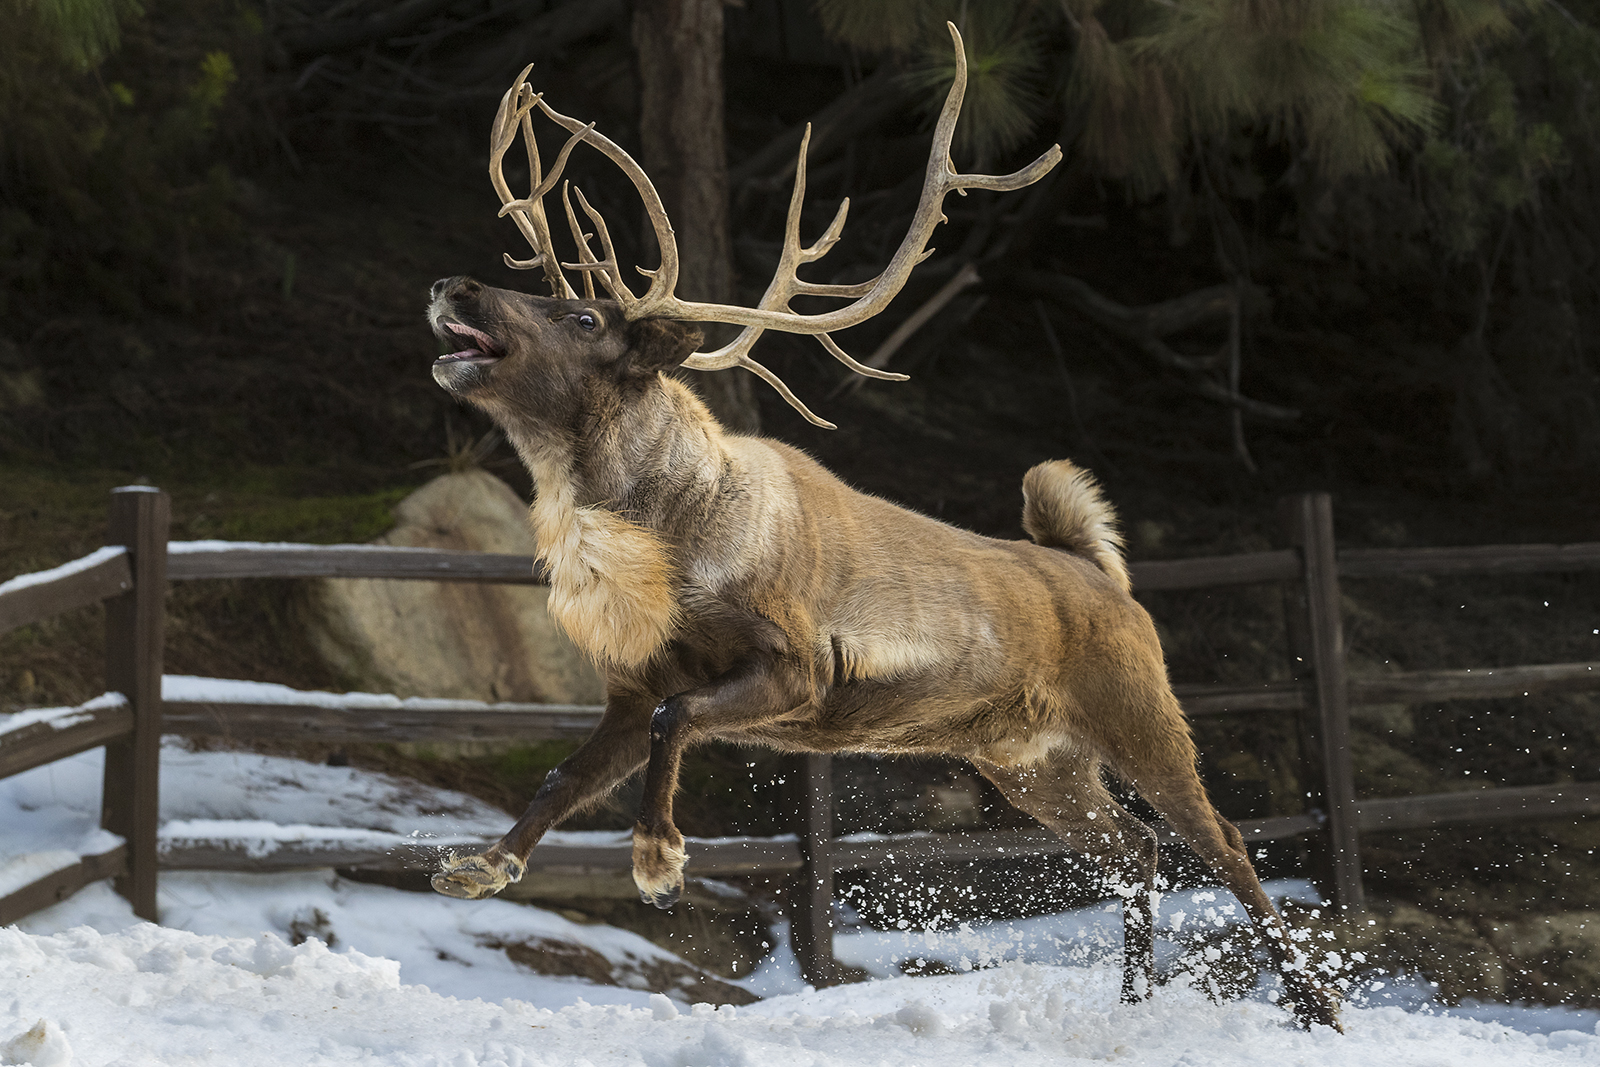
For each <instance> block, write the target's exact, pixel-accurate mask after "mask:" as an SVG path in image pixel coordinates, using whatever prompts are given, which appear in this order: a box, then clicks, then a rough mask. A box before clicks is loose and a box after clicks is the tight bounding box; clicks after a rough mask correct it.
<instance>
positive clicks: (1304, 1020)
mask: <svg viewBox="0 0 1600 1067" xmlns="http://www.w3.org/2000/svg"><path fill="white" fill-rule="evenodd" d="M1285 985H1286V986H1287V989H1286V992H1287V993H1288V999H1289V1000H1290V1001H1291V1002H1292V1006H1293V1008H1294V1021H1295V1022H1297V1023H1299V1024H1300V1029H1302V1030H1309V1029H1311V1028H1312V1027H1313V1026H1328V1027H1332V1028H1333V1029H1334V1030H1336V1031H1338V1032H1339V1033H1341V1034H1342V1033H1344V1027H1343V1026H1342V1025H1340V1023H1339V997H1338V994H1336V993H1334V992H1332V991H1331V990H1327V989H1323V988H1322V987H1321V986H1318V985H1312V984H1310V983H1301V982H1293V983H1287V982H1286V983H1285Z"/></svg>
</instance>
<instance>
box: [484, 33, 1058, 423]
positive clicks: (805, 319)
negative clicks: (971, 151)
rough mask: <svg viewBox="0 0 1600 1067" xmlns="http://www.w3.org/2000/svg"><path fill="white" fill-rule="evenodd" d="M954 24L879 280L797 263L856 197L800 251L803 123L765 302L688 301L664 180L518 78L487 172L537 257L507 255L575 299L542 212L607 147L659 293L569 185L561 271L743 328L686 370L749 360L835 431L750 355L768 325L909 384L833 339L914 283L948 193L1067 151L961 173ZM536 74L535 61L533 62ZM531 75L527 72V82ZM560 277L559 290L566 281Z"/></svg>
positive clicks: (636, 311) (961, 83)
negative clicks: (523, 167)
mask: <svg viewBox="0 0 1600 1067" xmlns="http://www.w3.org/2000/svg"><path fill="white" fill-rule="evenodd" d="M946 25H947V26H948V27H949V29H950V37H951V40H952V42H953V43H954V45H955V52H956V76H955V81H954V83H953V84H952V85H951V86H950V93H949V95H948V96H947V97H945V102H944V108H943V109H942V110H941V111H940V112H939V121H938V122H937V123H936V124H935V126H934V131H933V145H932V148H931V150H930V152H929V155H928V166H927V172H926V176H925V178H924V180H923V185H922V197H921V199H920V200H919V201H918V203H917V209H916V212H915V213H914V214H913V216H912V219H911V226H910V228H909V229H908V231H907V232H906V236H905V238H904V239H903V240H902V241H901V242H900V247H899V248H898V249H897V250H896V251H895V254H894V255H893V256H892V257H891V258H890V260H889V265H888V266H887V267H886V268H884V271H883V273H882V274H879V275H878V276H877V277H876V278H874V279H872V280H871V281H867V282H861V283H858V284H855V285H831V284H822V283H818V282H808V281H805V280H803V279H802V278H800V277H799V275H798V274H797V273H796V271H797V270H798V268H799V267H800V266H801V265H802V264H805V263H812V262H815V261H816V260H818V259H821V258H822V257H823V256H824V255H826V254H827V253H828V251H829V250H830V249H831V248H832V247H833V246H834V245H835V244H836V243H837V242H838V240H839V235H840V234H841V233H842V232H843V230H844V223H845V217H846V216H847V215H848V213H849V210H850V201H849V200H848V199H847V200H845V201H844V202H843V203H841V204H840V205H839V211H838V214H836V215H835V216H834V219H833V222H832V223H831V224H829V226H828V228H827V230H825V231H824V232H823V234H822V236H821V237H819V238H818V239H817V241H816V243H814V244H812V245H811V246H810V247H809V248H802V247H801V246H800V209H801V206H802V204H803V203H804V200H805V182H806V149H807V148H808V147H809V144H810V140H811V128H810V127H809V126H807V127H806V132H805V136H804V137H803V138H802V140H801V143H800V155H799V159H798V160H797V161H796V163H795V182H794V192H793V193H792V194H791V196H790V198H789V214H788V219H787V223H786V226H785V229H784V239H783V254H782V256H781V257H780V258H779V261H778V269H777V272H776V274H775V275H774V276H773V279H772V282H771V284H770V285H768V286H767V291H766V292H765V293H764V294H763V295H762V297H761V300H760V302H759V303H758V304H757V306H756V307H753V308H746V307H739V306H737V305H732V304H709V303H701V302H698V301H692V300H680V299H678V297H677V296H676V295H674V293H673V289H674V288H675V287H676V285H677V281H678V246H677V242H676V241H675V240H674V237H673V231H672V223H671V221H670V220H669V219H668V218H667V212H666V209H665V208H664V207H663V206H662V203H661V197H660V195H659V194H658V193H657V192H656V188H655V186H654V185H653V184H652V183H651V181H650V178H649V177H648V176H647V175H646V174H645V172H644V170H643V168H641V167H640V166H639V164H638V163H637V162H635V161H634V159H633V157H632V156H630V155H628V153H627V152H624V151H623V150H622V149H621V148H620V147H619V146H618V145H617V144H616V143H615V142H613V141H611V140H610V139H609V138H607V137H605V136H604V135H602V134H600V133H597V132H595V129H594V124H593V123H590V124H588V125H584V124H583V123H580V122H579V121H578V120H577V119H573V118H569V117H568V116H565V115H562V114H559V113H558V112H556V111H554V110H553V109H552V108H551V107H550V106H549V105H548V104H546V103H545V102H544V98H543V96H542V95H541V94H536V93H534V92H533V89H532V88H531V87H530V86H528V85H526V84H522V83H521V80H520V79H519V82H518V84H517V85H516V86H515V87H514V88H513V89H512V90H511V91H509V92H507V93H506V96H505V99H503V100H502V101H501V104H500V113H499V114H498V115H497V116H496V117H495V126H494V139H493V141H492V149H493V151H492V152H491V158H490V177H491V178H492V179H493V180H494V182H495V189H496V191H497V192H499V193H500V199H501V201H502V203H504V205H505V206H504V207H503V208H502V209H501V214H503V215H504V214H511V215H512V216H513V218H515V219H516V221H517V225H518V227H519V228H520V229H521V230H522V232H523V234H524V236H526V237H527V238H528V242H529V244H531V245H533V247H534V250H535V251H536V252H537V253H538V254H537V255H535V256H534V257H533V258H532V259H530V260H526V261H523V262H518V261H516V260H513V259H511V257H510V256H507V257H506V262H507V263H508V264H510V265H512V266H516V267H534V266H539V265H543V266H544V267H545V273H546V277H549V278H551V285H552V287H553V288H554V289H555V291H556V295H557V296H567V297H570V296H573V295H574V294H573V293H572V291H571V289H570V288H569V287H567V283H566V279H565V277H564V276H563V275H561V273H560V270H559V268H558V267H557V266H556V265H555V260H554V257H553V254H552V252H551V245H550V232H549V225H548V223H547V221H546V219H545V215H544V209H543V207H542V206H541V201H540V198H542V197H543V196H544V194H545V193H547V192H549V190H550V189H552V188H554V186H555V182H556V181H557V179H558V178H559V177H560V174H561V171H562V170H563V168H564V167H565V166H566V161H567V156H568V155H569V154H570V152H571V150H572V148H573V147H574V146H575V145H576V144H577V143H578V142H579V141H585V142H587V143H589V144H590V145H593V146H594V147H595V148H597V149H599V150H600V151H601V152H602V153H603V154H604V155H605V156H606V157H607V158H609V159H610V160H611V161H612V162H613V163H615V164H616V165H617V166H618V167H619V168H620V169H621V170H622V172H623V173H624V174H626V175H627V176H628V179H629V180H630V181H631V182H633V186H634V188H635V189H636V190H638V193H639V196H640V198H641V199H642V200H643V201H644V207H645V213H646V215H647V216H648V217H649V219H650V225H651V227H652V228H653V229H654V230H655V235H656V244H657V246H658V247H659V248H660V249H661V266H660V267H658V268H657V269H656V270H653V271H649V270H644V269H643V268H638V269H639V272H640V273H641V274H643V275H645V276H646V277H648V278H649V279H650V288H649V289H648V290H647V291H646V292H645V294H644V295H643V296H638V295H636V294H635V293H634V292H633V291H632V290H631V289H630V288H628V286H627V284H626V282H624V280H623V277H622V268H621V267H620V266H619V265H618V262H617V258H616V251H615V249H614V248H613V246H612V243H611V236H610V233H609V232H608V230H607V229H606V224H605V220H604V219H603V218H601V217H600V214H599V212H597V211H595V210H594V208H592V207H591V206H590V205H589V202H588V201H587V200H586V199H584V196H583V193H582V192H581V191H579V190H576V189H575V190H573V191H574V192H576V193H577V197H578V204H579V206H581V207H582V208H583V211H584V214H586V215H587V216H588V217H589V220H590V221H591V222H592V223H593V224H594V227H595V231H596V233H597V234H598V236H599V238H600V247H601V251H602V253H603V255H604V258H596V256H595V255H594V253H593V251H592V250H591V249H590V247H589V238H590V235H588V234H585V233H583V232H582V229H581V227H580V226H579V225H578V219H577V216H576V215H575V214H574V212H573V211H572V206H571V203H570V202H569V201H567V199H566V189H565V187H563V190H562V200H563V203H564V205H565V207H566V213H567V223H568V225H569V227H570V228H571V229H572V233H573V239H574V241H575V242H576V243H577V246H578V258H579V261H578V262H577V263H563V264H560V266H562V267H566V268H567V269H569V270H577V271H582V272H583V274H584V277H585V279H586V284H585V288H586V290H587V291H589V292H590V293H592V291H593V288H592V283H589V282H587V279H588V278H591V277H594V276H598V277H599V279H600V284H601V285H603V286H604V287H605V289H606V291H607V292H608V293H609V294H610V295H611V296H612V298H613V299H615V300H616V301H617V302H618V303H619V304H621V305H622V311H623V314H624V316H626V317H627V318H628V319H630V320H632V319H643V318H665V319H681V320H686V321H690V322H726V323H732V324H734V325H738V326H743V327H745V328H744V329H743V330H741V331H740V332H739V335H738V336H737V337H736V338H734V340H733V341H731V342H730V343H729V344H727V345H724V346H723V347H722V348H719V349H716V350H715V351H711V352H696V353H695V354H693V355H691V356H690V357H689V358H688V359H687V360H685V361H684V364H683V365H684V366H686V367H692V368H694V369H696V370H722V369H725V368H727V367H744V368H745V369H746V370H749V371H751V372H753V373H755V374H756V375H758V376H760V377H761V379H762V380H763V381H765V382H767V383H768V384H769V385H771V386H772V387H773V388H775V389H777V390H778V392H779V393H780V394H781V395H782V396H783V398H784V400H786V401H787V402H788V403H789V404H790V406H792V407H793V408H794V409H795V410H797V411H799V412H800V414H802V415H804V416H805V417H806V418H807V419H809V420H810V421H811V422H813V423H815V424H816V425H818V426H822V427H825V428H827V429H833V428H834V427H833V424H832V423H830V422H828V421H827V420H825V419H822V418H819V417H818V416H817V415H815V414H813V413H812V412H811V410H810V409H809V408H807V407H806V406H805V404H803V403H801V402H800V400H799V399H798V398H797V397H796V396H795V395H794V393H792V392H791V391H790V390H789V388H788V386H786V385H784V383H783V381H782V380H781V379H780V378H779V377H778V376H777V375H776V374H773V373H772V372H771V371H770V370H768V369H767V368H766V367H763V366H762V365H761V364H759V363H757V362H755V360H753V359H751V358H750V355H749V353H750V349H751V348H752V347H753V346H754V345H755V343H756V341H757V340H758V339H759V338H760V336H761V334H762V333H763V332H764V331H766V330H778V331H781V332H783V333H797V334H810V335H812V336H814V337H816V338H817V340H818V341H819V342H820V343H821V344H822V346H823V348H825V349H827V350H828V353H829V354H830V355H832V356H833V357H834V358H835V359H837V360H839V361H840V362H841V363H843V364H844V365H845V366H847V367H849V368H850V369H851V370H853V371H855V372H856V373H857V374H864V375H867V376H869V377H873V378H882V379H887V380H891V381H904V380H905V378H906V375H904V374H895V373H892V372H889V371H881V370H877V369H875V368H872V367H868V366H866V365H865V364H862V363H858V362H856V361H855V360H854V359H851V358H850V356H849V355H847V354H846V353H845V351H844V350H843V349H841V348H840V347H839V346H838V344H836V343H835V342H834V340H833V338H832V337H831V336H829V335H830V334H832V333H833V332H834V331H836V330H842V329H845V328H847V327H850V326H856V325H859V324H860V323H863V322H865V321H866V320H867V319H870V318H872V317H873V316H874V315H876V314H878V313H879V312H881V311H882V310H883V309H884V308H885V307H887V306H888V304H889V301H890V300H892V299H894V297H895V295H896V294H898V293H899V292H900V290H901V289H902V288H904V287H905V284H906V280H907V279H908V278H910V276H911V271H912V269H913V268H915V267H916V265H917V264H918V263H921V262H922V261H923V260H925V259H927V258H928V257H929V256H931V255H932V254H933V250H932V249H930V248H927V247H926V246H927V243H928V240H929V238H931V237H932V236H933V231H934V228H935V227H936V226H938V225H939V224H940V223H941V222H945V221H947V220H946V218H945V216H944V212H943V209H942V205H943V203H944V198H945V196H947V195H948V194H949V193H951V192H956V193H960V194H961V195H963V196H965V195H966V191H967V190H968V189H993V190H996V191H999V192H1009V191H1011V190H1015V189H1021V188H1023V187H1025V186H1028V185H1032V184H1033V183H1034V182H1036V181H1038V180H1039V179H1040V178H1042V177H1044V175H1045V174H1047V173H1049V171H1050V169H1051V168H1052V167H1054V166H1055V165H1056V164H1057V163H1058V162H1060V161H1061V146H1060V145H1052V146H1050V148H1049V150H1048V151H1046V152H1045V153H1044V154H1043V155H1041V156H1040V157H1039V158H1038V159H1036V160H1034V161H1033V162H1032V163H1030V164H1029V165H1028V166H1026V167H1024V168H1022V169H1021V170H1019V171H1016V172H1014V173H1012V174H1004V175H989V174H961V173H959V172H958V171H957V170H956V169H955V166H954V164H953V163H952V162H951V160H950V142H951V140H952V139H953V138H954V136H955V128H956V120H957V118H958V117H959V116H960V114H961V101H962V98H963V96H964V95H965V93H966V88H967V55H966V49H965V47H964V46H963V44H962V41H961V33H960V31H958V30H957V29H956V27H955V24H954V23H946ZM529 69H531V68H529ZM527 74H528V71H527V70H524V71H523V72H522V77H523V78H526V77H527ZM534 107H538V108H539V110H541V111H543V112H544V113H545V115H547V116H548V117H549V118H550V119H551V120H552V121H554V122H555V123H556V124H558V125H560V126H561V127H563V128H564V129H566V130H567V132H568V133H569V134H570V135H571V136H570V137H569V139H568V141H567V143H566V144H565V145H564V146H563V147H562V149H561V154H560V155H559V156H558V157H557V158H556V163H555V166H554V167H553V168H552V169H551V171H550V173H549V174H548V175H547V176H545V178H544V179H543V181H541V180H540V178H539V163H538V153H537V149H536V147H535V145H534V141H533V133H532V126H531V122H530V120H529V115H530V113H531V111H532V109H533V108H534ZM518 123H520V124H521V130H522V133H523V139H524V142H525V143H526V145H527V148H528V159H529V169H530V171H531V173H532V178H531V183H532V185H533V191H532V192H531V193H530V194H529V196H528V197H527V198H526V199H523V200H513V199H511V197H510V193H509V190H508V189H507V188H506V185H505V179H504V177H503V176H502V175H501V174H500V160H501V159H502V158H503V157H504V155H505V152H506V149H507V148H509V146H510V142H511V140H512V139H513V138H514V137H515V134H516V130H517V125H518ZM557 280H559V285H558V284H557ZM797 296H820V297H831V298H834V299H842V300H850V301H852V302H851V303H849V304H847V305H845V306H844V307H840V308H836V309H834V310H832V311H827V312H820V313H818V314H814V315H806V314H801V313H799V312H796V311H794V310H792V309H791V308H790V306H789V304H790V301H792V300H793V299H794V298H795V297H797Z"/></svg>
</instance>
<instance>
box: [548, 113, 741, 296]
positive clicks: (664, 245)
mask: <svg viewBox="0 0 1600 1067" xmlns="http://www.w3.org/2000/svg"><path fill="white" fill-rule="evenodd" d="M535 103H536V104H537V105H538V107H539V110H540V111H543V112H544V113H545V115H546V116H548V117H549V118H550V120H551V121H552V122H554V123H556V124H557V125H559V126H561V127H563V128H565V129H566V130H567V131H568V132H571V133H577V132H579V130H583V139H584V140H585V141H587V142H588V143H589V144H591V145H593V146H594V147H595V148H597V149H599V150H600V152H601V153H602V154H604V155H605V156H606V158H607V159H609V160H611V162H613V163H615V164H616V165H617V167H618V169H620V170H621V171H622V173H623V174H625V175H627V177H628V180H629V181H631V182H632V183H633V187H634V189H636V190H637V191H638V193H639V198H640V199H641V200H643V201H644V210H645V214H646V215H647V216H648V217H649V219H650V226H651V228H652V229H653V230H655V235H656V246H657V248H659V249H660V251H661V266H660V267H658V268H657V269H656V271H655V272H654V273H653V274H650V273H649V272H646V273H647V274H648V275H649V277H650V288H649V290H648V291H647V292H646V293H645V295H644V296H642V297H635V298H634V299H633V301H632V302H631V304H628V305H627V306H626V307H625V309H624V314H625V315H626V316H627V317H628V318H630V319H642V318H648V317H650V316H652V315H656V316H661V317H666V318H683V317H684V316H681V315H677V314H674V313H673V310H672V309H673V308H675V307H676V306H677V304H678V303H679V301H678V299H677V298H676V297H675V296H673V295H672V291H673V289H675V288H677V285H678V242H677V240H676V238H675V237H674V236H673V231H672V220H671V219H669V218H667V209H666V207H665V206H663V205H662V203H661V194H660V193H658V192H656V187H655V184H654V183H652V182H651V181H650V177H649V175H647V174H645V172H644V168H643V167H641V166H639V164H638V163H637V162H635V161H634V158H633V157H632V156H630V155H628V153H627V152H625V151H624V150H623V149H622V146H621V145H618V144H617V143H616V142H615V141H613V140H611V138H609V137H607V136H606V135H605V134H603V133H600V132H598V131H596V130H595V129H594V128H593V124H592V123H591V124H590V126H589V127H588V128H587V129H584V127H583V123H581V122H579V121H578V120H577V119H574V118H569V117H568V116H566V115H563V114H561V112H559V111H557V110H555V109H554V108H552V107H551V106H550V105H549V104H547V103H545V102H544V100H543V99H542V98H541V99H539V100H536V101H535ZM578 200H579V201H580V202H582V200H583V194H582V193H579V194H578ZM584 210H585V211H588V210H589V208H588V207H587V206H585V208H584ZM590 217H591V218H593V219H594V223H595V227H596V228H597V229H598V230H599V231H600V240H601V242H602V244H604V243H605V241H606V240H607V238H606V231H605V221H604V220H603V219H600V218H598V217H597V216H595V215H593V214H592V213H591V215H590ZM602 280H604V279H603V278H602ZM616 283H617V284H618V285H619V286H622V288H623V289H624V291H627V292H629V294H630V296H631V295H632V294H631V290H627V287H626V286H623V285H622V272H621V271H620V270H618V271H617V272H616ZM607 288H610V286H607ZM619 299H620V297H619ZM707 321H710V320H707Z"/></svg>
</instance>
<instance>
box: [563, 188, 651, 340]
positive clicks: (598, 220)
mask: <svg viewBox="0 0 1600 1067" xmlns="http://www.w3.org/2000/svg"><path fill="white" fill-rule="evenodd" d="M572 191H573V192H575V193H577V194H578V204H579V205H580V206H582V208H583V212H584V214H586V215H588V216H589V221H590V222H593V223H594V228H595V231H596V232H597V233H598V234H599V235H600V250H601V251H602V252H604V253H605V255H606V258H605V259H595V258H594V253H593V252H591V251H589V242H588V240H587V239H585V240H582V241H579V242H578V243H579V244H580V245H581V246H582V248H583V261H582V262H580V263H563V264H562V266H563V267H566V268H567V269H569V270H581V271H585V272H588V273H598V274H599V275H600V284H601V285H604V286H605V287H606V292H608V293H610V294H611V297H612V299H614V300H615V301H616V302H617V303H619V304H621V305H622V313H623V315H625V316H626V317H627V318H630V319H635V318H643V317H644V316H642V315H639V314H637V313H636V312H635V311H634V310H633V309H634V308H635V307H637V306H638V303H639V298H638V297H637V296H635V295H634V294H633V290H632V289H629V288H628V287H627V285H625V284H624V283H623V281H622V268H621V267H619V266H618V265H617V250H616V248H615V247H614V246H613V245H612V244H611V231H610V229H608V228H607V227H606V220H605V217H604V216H603V215H601V214H600V212H598V211H596V210H595V209H594V208H592V207H590V206H589V201H588V199H587V198H585V197H584V195H583V190H582V189H579V188H578V187H577V186H576V185H574V186H573V187H572ZM561 195H562V197H563V199H565V197H566V189H565V188H564V187H563V189H562V193H561ZM567 211H568V212H569V213H570V212H571V211H572V206H571V205H570V204H569V205H568V206H567ZM572 225H573V229H574V231H576V229H577V219H576V218H574V219H573V220H572Z"/></svg>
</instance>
